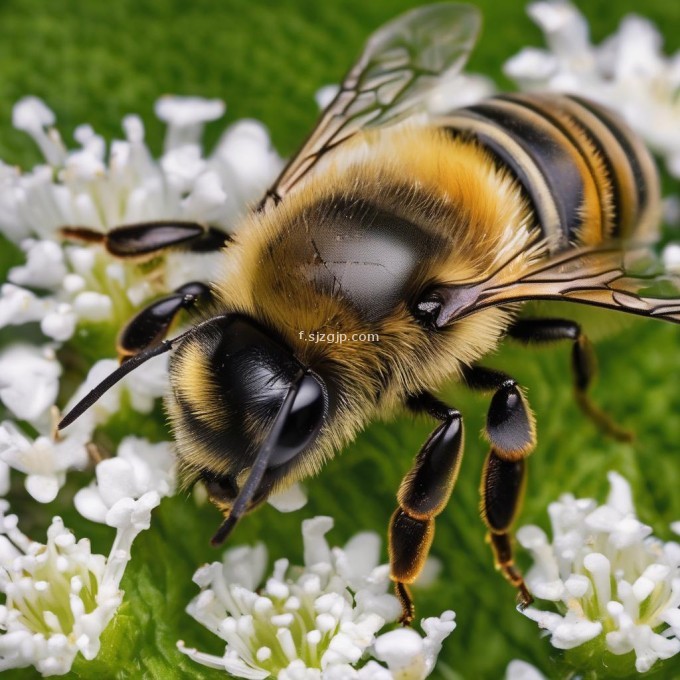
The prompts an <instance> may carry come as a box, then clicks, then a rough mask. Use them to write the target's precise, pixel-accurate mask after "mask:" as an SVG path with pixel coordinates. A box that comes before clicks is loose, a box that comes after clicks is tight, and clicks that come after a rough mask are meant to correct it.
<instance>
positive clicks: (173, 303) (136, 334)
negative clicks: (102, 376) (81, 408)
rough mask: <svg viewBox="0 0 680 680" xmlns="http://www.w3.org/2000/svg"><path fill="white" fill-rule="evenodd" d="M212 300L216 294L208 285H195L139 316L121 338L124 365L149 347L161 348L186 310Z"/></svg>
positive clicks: (162, 299)
mask: <svg viewBox="0 0 680 680" xmlns="http://www.w3.org/2000/svg"><path fill="white" fill-rule="evenodd" d="M211 296H212V292H211V290H210V288H209V287H208V286H206V284H204V283H201V282H200V281H192V282H191V283H185V284H184V285H183V286H180V287H179V288H177V289H176V290H175V292H174V293H172V294H171V295H168V296H166V297H164V298H161V299H160V300H156V301H155V302H152V303H151V304H149V305H147V306H146V307H144V309H142V310H141V311H140V312H137V314H135V316H133V317H132V319H130V321H128V323H127V324H126V326H125V327H124V328H123V330H122V331H121V333H120V335H119V336H118V342H117V349H118V356H119V358H120V360H121V363H122V362H123V361H125V360H126V359H129V358H130V357H132V356H134V355H135V354H139V352H141V351H142V350H144V349H146V348H147V347H152V346H154V345H157V344H159V343H160V342H161V341H162V340H163V339H164V338H165V336H166V335H167V333H168V330H169V329H170V326H171V324H172V322H173V321H174V320H175V318H176V317H177V315H178V314H179V312H180V311H181V310H182V309H190V308H191V307H193V306H194V305H196V304H197V303H200V302H204V301H205V300H208V299H210V298H211Z"/></svg>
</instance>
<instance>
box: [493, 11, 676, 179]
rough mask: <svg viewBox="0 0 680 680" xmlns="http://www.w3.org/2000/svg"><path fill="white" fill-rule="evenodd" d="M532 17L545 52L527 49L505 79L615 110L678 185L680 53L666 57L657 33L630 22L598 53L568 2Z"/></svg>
mask: <svg viewBox="0 0 680 680" xmlns="http://www.w3.org/2000/svg"><path fill="white" fill-rule="evenodd" d="M529 15H530V16H531V18H532V19H533V20H534V21H535V22H536V23H537V24H538V25H539V27H540V28H541V30H542V31H543V33H544V36H545V40H546V43H547V45H548V49H547V50H543V49H536V48H525V49H524V50H522V51H521V52H519V54H517V55H516V56H514V57H512V58H511V59H510V60H508V61H507V62H506V64H505V67H504V68H505V73H506V74H507V75H508V76H509V77H510V78H512V79H514V80H515V81H516V82H517V83H518V85H519V86H520V88H521V89H525V90H554V91H562V92H570V93H574V94H579V95H582V96H584V97H589V98H591V99H594V100H596V101H599V102H600V103H602V104H604V105H606V106H608V107H610V108H612V109H613V110H615V111H617V112H618V113H619V114H620V115H622V116H623V117H624V118H625V120H626V121H627V122H628V124H629V125H630V126H631V127H632V128H633V129H634V130H635V131H636V132H638V133H639V134H640V135H642V136H643V137H644V139H645V140H646V141H647V143H648V144H649V145H650V146H651V147H652V149H654V150H655V151H656V152H657V153H659V154H660V155H661V156H664V157H665V159H666V165H667V167H668V170H669V172H670V173H671V174H672V175H674V176H675V177H680V96H679V95H680V52H676V53H675V54H674V55H672V56H665V55H664V54H663V53H662V51H661V46H662V38H661V34H660V33H659V31H658V30H657V29H656V27H655V26H654V25H653V24H652V23H651V22H650V21H648V20H647V19H643V18H641V17H638V16H635V15H629V16H627V17H625V18H624V19H623V20H622V21H621V24H620V26H619V30H618V32H617V33H615V34H614V35H612V36H611V37H609V38H608V39H607V40H605V41H604V42H603V43H602V44H601V45H599V46H595V45H592V44H591V42H590V38H589V35H588V33H589V30H588V24H587V22H586V20H585V18H584V17H583V15H582V14H581V13H580V12H579V11H578V9H577V8H576V7H575V6H574V5H572V4H571V3H569V2H567V1H566V0H558V1H557V2H535V3H533V4H531V5H529Z"/></svg>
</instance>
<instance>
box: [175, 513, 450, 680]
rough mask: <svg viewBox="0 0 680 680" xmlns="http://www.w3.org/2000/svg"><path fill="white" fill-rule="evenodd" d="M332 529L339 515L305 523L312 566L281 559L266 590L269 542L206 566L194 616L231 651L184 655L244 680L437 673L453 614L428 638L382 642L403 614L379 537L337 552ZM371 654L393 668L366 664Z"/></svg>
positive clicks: (393, 635) (407, 678)
mask: <svg viewBox="0 0 680 680" xmlns="http://www.w3.org/2000/svg"><path fill="white" fill-rule="evenodd" d="M332 526H333V521H332V520H331V518H330V517H316V518H314V519H311V520H306V521H304V522H303V524H302V535H303V540H304V567H292V566H291V565H290V564H289V562H288V560H286V559H281V560H278V561H277V562H276V564H275V565H274V572H273V574H272V575H271V576H270V577H269V578H268V579H267V580H266V582H265V585H264V587H263V588H262V589H261V590H258V586H259V585H260V583H261V582H262V580H263V578H264V575H265V569H266V564H267V553H266V550H265V548H264V546H263V545H261V544H260V545H257V546H256V547H254V548H248V547H239V548H233V549H231V550H228V551H227V552H226V553H225V555H224V560H223V562H222V563H219V562H213V563H212V564H209V565H206V566H205V567H202V568H201V569H199V570H198V571H197V572H196V574H195V575H194V581H195V582H196V584H197V585H198V586H200V588H201V593H200V595H198V596H197V597H196V598H194V600H193V601H192V602H191V603H190V604H189V606H188V608H187V611H188V612H189V614H191V616H193V617H194V618H195V619H196V620H197V621H199V622H200V623H202V624H203V625H204V626H205V627H206V628H208V629H209V630H211V631H212V632H214V633H215V634H216V635H218V636H219V637H221V638H222V639H223V640H224V641H225V642H226V647H225V652H224V655H223V656H221V657H219V656H215V655H211V654H206V653H203V652H200V651H197V650H196V649H192V648H188V647H186V646H185V644H184V642H182V641H180V642H179V643H178V647H179V649H180V650H181V651H182V652H184V653H185V654H187V655H188V656H190V657H191V658H192V659H194V660H195V661H198V662H199V663H202V664H204V665H207V666H210V667H212V668H218V669H221V670H225V671H227V672H228V673H231V674H232V675H234V676H236V677H239V678H253V679H263V678H268V677H275V678H278V679H279V680H319V679H320V678H322V677H323V678H324V680H351V678H356V679H357V680H389V679H390V678H396V677H398V678H402V679H403V680H411V679H412V680H420V679H421V678H424V677H426V676H427V675H429V674H430V672H431V671H432V669H433V668H434V664H435V662H436V659H437V655H438V654H439V651H440V649H441V646H442V642H443V640H444V639H445V638H446V637H447V636H448V635H449V634H450V633H451V632H452V631H453V629H454V628H455V626H456V623H455V620H454V614H453V612H444V614H442V616H441V617H439V618H428V619H425V620H423V622H422V627H423V630H424V631H425V637H424V638H423V637H421V636H420V635H418V633H416V632H415V631H413V630H411V629H400V630H393V631H390V632H386V633H383V634H382V635H378V636H377V637H376V635H377V634H378V632H379V631H380V630H381V629H382V628H383V627H384V626H385V624H388V623H393V622H395V621H396V620H397V618H398V616H399V614H400V613H401V606H400V605H399V602H398V601H397V599H396V598H395V597H394V596H393V595H391V594H389V593H388V592H387V591H388V588H389V587H390V580H389V566H388V565H386V564H384V565H379V551H380V539H379V538H378V536H377V535H376V534H373V533H363V534H358V535H357V536H355V537H354V538H353V539H352V540H351V541H350V542H349V543H348V544H347V545H346V546H345V547H344V548H343V549H341V548H332V549H331V548H330V547H329V545H328V543H327V541H326V539H325V534H326V533H327V532H328V531H330V529H331V528H332ZM368 654H371V655H372V656H374V657H375V659H378V660H379V661H382V662H383V664H384V665H383V664H381V663H378V661H376V660H370V661H366V657H367V655H368ZM361 663H363V665H361V666H360V667H357V665H358V664H361Z"/></svg>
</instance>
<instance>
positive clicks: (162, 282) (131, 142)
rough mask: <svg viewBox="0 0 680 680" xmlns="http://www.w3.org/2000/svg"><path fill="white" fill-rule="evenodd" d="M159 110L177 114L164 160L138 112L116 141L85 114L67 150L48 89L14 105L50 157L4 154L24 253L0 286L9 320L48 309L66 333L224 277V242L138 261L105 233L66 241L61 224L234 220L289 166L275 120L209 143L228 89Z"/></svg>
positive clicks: (5, 193) (9, 224) (15, 232)
mask: <svg viewBox="0 0 680 680" xmlns="http://www.w3.org/2000/svg"><path fill="white" fill-rule="evenodd" d="M156 112H157V114H158V116H159V117H160V118H161V119H162V120H164V121H166V122H167V123H168V130H167V135H166V140H165V151H164V154H163V156H162V157H161V158H160V159H158V160H155V159H154V158H153V157H152V155H151V153H150V151H149V149H148V148H147V146H146V145H145V143H144V127H143V125H142V122H141V120H140V119H139V118H138V117H136V116H127V117H126V118H125V120H124V121H123V129H124V132H125V139H124V140H114V141H113V142H111V144H110V146H109V149H108V151H107V145H106V143H105V141H104V140H103V139H102V138H101V137H100V136H98V135H97V134H95V132H94V131H93V130H92V129H91V128H90V127H89V126H86V125H83V126H80V127H79V128H77V130H76V132H75V139H76V141H77V143H78V144H79V147H77V148H76V149H73V150H69V149H67V148H66V147H65V146H64V145H63V143H62V141H61V138H60V137H59V135H58V134H57V133H56V132H55V130H54V129H53V128H51V127H50V126H52V125H53V124H54V122H55V117H54V114H53V113H52V112H51V111H50V110H49V109H48V108H47V107H46V105H45V104H44V103H43V102H42V101H40V100H39V99H37V98H35V97H27V98H25V99H22V100H20V101H19V102H18V103H17V104H16V105H15V107H14V117H13V120H14V124H15V126H16V127H18V129H20V130H23V131H25V132H27V133H28V134H30V135H31V136H32V137H33V138H34V140H35V141H36V143H37V144H38V146H39V147H40V149H41V151H42V152H43V154H44V155H45V159H46V161H47V165H39V166H36V167H35V168H33V170H31V171H29V172H26V173H20V172H18V171H17V170H16V169H15V168H12V167H10V166H8V165H6V164H4V163H1V162H0V232H2V233H3V234H4V235H5V236H7V237H8V238H9V239H11V240H13V241H15V242H17V243H19V244H20V245H21V248H22V249H23V250H24V252H25V254H26V262H25V264H22V265H20V266H18V267H14V268H13V269H12V270H11V271H10V274H9V281H10V283H8V284H5V285H4V286H3V288H2V290H1V291H0V327H2V326H5V325H10V324H13V325H18V324H23V323H26V322H30V321H39V322H40V327H41V330H42V332H43V333H44V334H45V335H47V336H48V337H50V338H52V339H54V340H57V341H58V342H65V341H67V340H69V339H70V338H71V337H72V336H73V334H74V333H75V331H76V329H77V327H78V324H79V323H81V322H89V323H102V322H108V323H111V324H114V325H115V326H116V327H119V326H120V325H122V324H123V323H125V321H127V319H129V318H130V317H131V316H132V314H133V312H134V311H135V309H136V308H137V307H139V306H140V305H142V304H143V303H144V302H145V301H146V300H148V299H149V298H151V297H153V296H158V295H160V294H163V293H167V292H169V291H171V290H173V289H174V288H176V287H178V286H179V285H182V284H184V283H187V282H189V281H192V280H201V281H208V280H211V279H213V278H214V277H215V275H216V273H217V271H218V267H219V264H220V255H219V253H211V254H203V255H197V254H193V253H180V252H174V253H168V254H167V255H165V256H164V257H162V258H158V259H157V261H154V262H153V263H152V264H151V265H148V264H147V265H145V266H140V265H139V264H138V263H135V262H121V261H116V260H115V259H113V258H112V257H111V256H110V255H108V253H107V252H106V251H105V250H104V249H103V248H102V247H101V245H96V244H91V245H85V246H83V245H76V244H66V243H64V242H63V241H62V237H61V233H60V231H59V230H60V228H61V227H63V226H84V227H88V228H90V229H93V230H95V231H98V232H105V231H107V230H108V229H111V228H113V227H116V226H119V225H124V224H133V223H137V222H145V221H152V220H163V219H172V220H189V221H199V222H202V223H208V224H210V225H211V226H214V227H217V228H221V229H222V230H224V231H231V230H233V228H234V225H235V223H236V222H237V221H238V219H239V217H240V216H241V215H242V214H243V213H244V212H245V210H246V209H247V208H248V207H249V204H250V203H253V202H254V201H256V200H257V199H258V198H259V197H260V196H261V195H262V194H263V193H264V191H265V189H266V188H267V187H268V186H269V185H270V184H271V183H272V182H273V180H274V179H275V178H276V176H277V175H278V173H279V171H280V170H281V167H282V160H281V159H280V158H279V156H278V155H277V154H276V152H274V151H273V150H272V148H271V144H270V141H269V136H268V134H267V131H266V129H265V128H264V126H262V125H261V124H260V123H256V122H254V121H240V122H237V123H235V124H234V125H232V126H231V127H230V128H229V129H228V130H227V131H226V132H225V133H224V135H223V136H222V139H221V140H220V142H219V143H218V144H217V146H216V148H215V149H214V151H213V153H212V154H210V155H208V156H204V155H203V149H202V148H201V146H200V137H201V134H202V129H203V125H204V123H205V122H207V121H211V120H215V119H217V118H219V117H220V116H221V115H222V114H223V113H224V104H223V103H222V102H221V101H219V100H205V99H201V98H197V97H164V98H162V99H161V100H159V102H158V103H157V105H156ZM30 289H36V290H40V291H41V293H40V295H36V293H34V292H33V291H32V290H30Z"/></svg>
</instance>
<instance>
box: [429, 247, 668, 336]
mask: <svg viewBox="0 0 680 680" xmlns="http://www.w3.org/2000/svg"><path fill="white" fill-rule="evenodd" d="M433 295H434V298H435V299H437V300H438V302H439V304H440V309H439V312H438V314H437V317H436V320H435V324H436V326H437V327H443V326H446V325H448V324H450V323H452V322H453V321H455V320H457V319H460V318H462V317H465V316H468V315H469V314H472V313H474V312H476V311H479V310H480V309H484V308H486V307H495V306H498V305H505V304H509V303H513V302H525V301H528V300H563V301H571V302H579V303H582V304H587V305H593V306H595V307H606V308H609V309H616V310H619V311H622V312H628V313H630V314H638V315H640V316H647V317H651V318H656V319H665V320H666V321H673V322H675V323H680V273H673V272H669V271H665V270H664V269H663V267H662V265H661V263H660V262H659V259H658V258H657V257H656V256H655V255H654V253H653V252H652V251H651V250H650V249H649V248H647V247H635V248H632V249H627V250H625V251H624V250H622V249H621V248H613V247H612V248H581V249H575V250H569V251H566V252H565V253H562V254H560V255H558V256H556V257H553V258H551V259H549V260H547V261H543V262H539V263H537V264H535V265H534V266H532V267H530V268H529V269H528V270H526V271H525V272H524V273H523V274H522V275H521V276H519V277H516V276H515V277H514V278H509V277H508V275H507V274H505V273H504V270H503V268H501V269H499V270H498V271H497V272H496V273H494V274H493V275H492V276H491V277H489V278H488V279H486V280H484V281H479V282H476V283H475V282H472V283H469V284H466V285H462V286H442V287H441V288H438V289H436V290H435V291H433Z"/></svg>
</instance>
